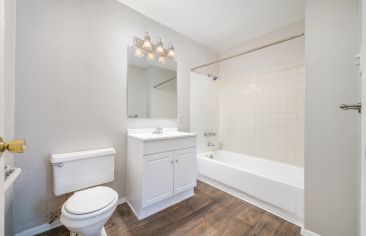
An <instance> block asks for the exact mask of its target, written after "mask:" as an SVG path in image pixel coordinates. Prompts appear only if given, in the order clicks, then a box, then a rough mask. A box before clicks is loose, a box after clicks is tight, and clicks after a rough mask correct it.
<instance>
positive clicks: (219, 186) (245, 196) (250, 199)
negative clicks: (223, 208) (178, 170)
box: [197, 174, 304, 228]
mask: <svg viewBox="0 0 366 236" xmlns="http://www.w3.org/2000/svg"><path fill="white" fill-rule="evenodd" d="M197 179H198V180H200V181H202V182H204V183H206V184H208V185H211V186H213V187H214V188H217V189H220V190H221V191H224V192H226V193H228V194H230V195H232V196H234V197H236V198H239V199H241V200H243V201H245V202H248V203H250V204H252V205H254V206H256V207H258V208H261V209H263V210H265V211H267V212H269V213H271V214H273V215H276V216H278V217H280V218H282V219H284V220H286V221H288V222H290V223H292V224H295V225H297V226H299V227H300V228H302V227H304V221H303V219H299V218H298V217H296V216H295V215H294V214H292V213H290V212H287V211H285V210H283V209H281V208H278V207H276V206H273V205H271V204H270V203H267V202H264V201H262V200H259V199H257V198H255V197H252V196H250V195H248V194H246V193H244V192H242V191H239V190H237V189H235V188H233V187H230V186H227V185H225V184H222V183H220V182H218V181H216V180H213V179H211V178H209V177H206V176H203V175H201V174H198V175H197Z"/></svg>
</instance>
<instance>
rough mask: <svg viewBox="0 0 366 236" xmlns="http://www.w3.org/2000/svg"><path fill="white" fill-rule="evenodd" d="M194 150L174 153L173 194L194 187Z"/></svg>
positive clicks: (195, 159)
mask: <svg viewBox="0 0 366 236" xmlns="http://www.w3.org/2000/svg"><path fill="white" fill-rule="evenodd" d="M196 176H197V158H196V149H195V148H189V149H184V150H179V151H176V152H174V194H177V193H180V192H183V191H185V190H188V189H190V188H193V187H195V186H196Z"/></svg>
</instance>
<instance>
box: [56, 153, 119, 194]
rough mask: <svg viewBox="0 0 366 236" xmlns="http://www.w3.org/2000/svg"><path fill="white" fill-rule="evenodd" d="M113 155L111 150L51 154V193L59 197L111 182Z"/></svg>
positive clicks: (112, 177)
mask: <svg viewBox="0 0 366 236" xmlns="http://www.w3.org/2000/svg"><path fill="white" fill-rule="evenodd" d="M115 154H116V151H115V150H114V149H113V148H104V149H96V150H88V151H81V152H70V153H62V154H52V155H51V158H50V161H51V164H52V169H53V192H54V193H55V195H61V194H65V193H70V192H75V191H77V190H80V189H84V188H88V187H92V186H96V185H100V184H104V183H108V182H112V181H113V180H114V157H115Z"/></svg>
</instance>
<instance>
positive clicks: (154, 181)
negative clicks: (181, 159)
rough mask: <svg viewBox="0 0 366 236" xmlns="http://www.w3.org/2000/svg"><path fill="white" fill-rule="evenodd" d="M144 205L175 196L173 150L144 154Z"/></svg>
mask: <svg viewBox="0 0 366 236" xmlns="http://www.w3.org/2000/svg"><path fill="white" fill-rule="evenodd" d="M142 173H144V179H143V183H142V185H143V186H142V189H143V191H144V192H143V193H142V207H146V206H149V205H151V204H154V203H156V202H159V201H161V200H164V199H166V198H169V197H171V196H173V152H166V153H159V154H153V155H147V156H144V166H143V171H142Z"/></svg>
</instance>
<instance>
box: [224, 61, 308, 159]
mask: <svg viewBox="0 0 366 236" xmlns="http://www.w3.org/2000/svg"><path fill="white" fill-rule="evenodd" d="M219 87H220V107H219V110H220V112H219V114H220V117H219V127H220V128H219V133H220V141H221V142H222V144H223V149H225V150H228V151H233V152H239V153H244V154H247V155H251V156H256V157H261V158H266V159H271V160H276V161H280V162H285V163H288V164H293V165H297V166H303V164H304V108H305V69H304V65H294V66H289V67H284V68H279V69H275V70H271V71H267V72H262V73H256V74H253V75H246V76H242V77H236V78H235V79H227V80H221V81H219Z"/></svg>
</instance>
